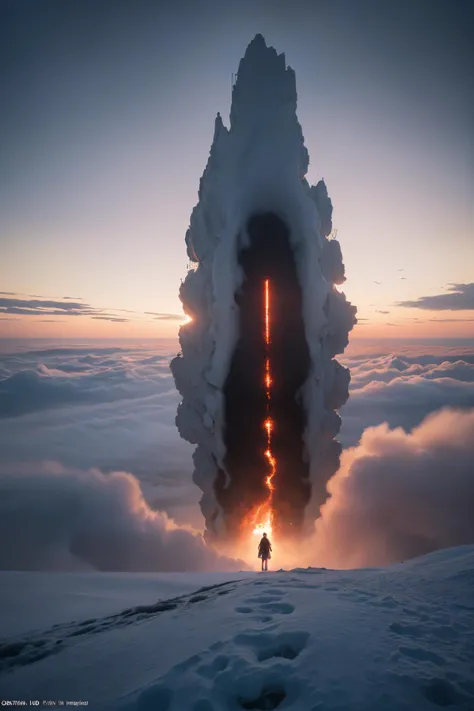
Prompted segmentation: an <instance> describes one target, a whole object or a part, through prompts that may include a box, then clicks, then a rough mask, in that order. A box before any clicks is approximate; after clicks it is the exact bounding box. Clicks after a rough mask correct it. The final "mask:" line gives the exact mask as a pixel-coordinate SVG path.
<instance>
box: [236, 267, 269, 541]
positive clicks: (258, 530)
mask: <svg viewBox="0 0 474 711" xmlns="http://www.w3.org/2000/svg"><path fill="white" fill-rule="evenodd" d="M264 301H265V307H264V318H265V344H266V346H267V355H266V358H265V374H264V382H265V393H266V399H267V405H266V409H267V416H266V418H265V420H264V423H263V426H264V429H265V431H266V433H267V447H266V450H265V453H264V454H265V457H266V459H267V461H268V465H269V467H270V472H269V474H268V475H267V476H266V477H265V486H266V487H267V489H268V492H269V493H268V497H267V499H266V501H265V502H264V503H263V504H260V506H256V507H255V509H253V511H251V512H250V514H249V515H248V516H247V517H246V518H245V520H244V522H243V526H244V527H245V528H246V529H247V527H249V528H250V527H252V533H253V534H254V535H257V536H258V535H262V533H264V532H265V533H267V534H268V535H271V533H272V530H273V525H272V524H273V506H272V504H273V492H274V491H275V485H274V484H273V478H274V476H275V474H276V459H275V457H274V456H273V453H272V447H271V443H272V432H273V430H274V425H275V423H274V421H273V420H272V418H271V417H270V401H271V387H272V383H273V381H272V377H271V367H270V356H269V352H268V351H269V348H268V347H269V345H270V280H269V279H265V282H264Z"/></svg>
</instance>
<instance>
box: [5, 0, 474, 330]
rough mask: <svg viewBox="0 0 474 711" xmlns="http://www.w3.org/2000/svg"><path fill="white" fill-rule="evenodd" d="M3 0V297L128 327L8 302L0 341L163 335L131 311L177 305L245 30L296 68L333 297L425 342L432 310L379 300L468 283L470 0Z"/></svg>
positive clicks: (472, 162)
mask: <svg viewBox="0 0 474 711" xmlns="http://www.w3.org/2000/svg"><path fill="white" fill-rule="evenodd" d="M0 9H1V13H2V14H1V19H2V21H0V26H3V28H4V32H6V36H5V37H4V38H0V39H3V42H2V43H1V45H2V49H1V52H2V55H3V56H2V58H1V59H2V67H3V69H2V72H1V75H0V81H1V86H2V94H3V96H4V99H5V102H4V105H5V106H6V107H7V108H6V111H5V112H4V113H3V115H2V117H1V118H0V123H1V126H0V129H1V132H0V140H1V141H2V143H3V144H4V145H2V146H0V148H1V155H2V156H3V158H2V163H3V165H2V175H1V176H0V177H1V183H0V191H1V192H0V201H1V205H0V207H1V218H0V239H1V246H2V260H1V263H0V291H3V292H15V293H18V294H25V295H40V296H44V297H55V298H58V297H64V296H72V297H75V298H76V297H80V298H81V299H83V300H84V301H85V302H86V303H88V304H90V305H91V306H93V307H94V308H101V307H104V308H107V309H110V310H111V312H113V313H114V314H115V316H116V317H119V316H120V317H123V318H130V319H132V320H131V321H127V322H108V321H104V320H95V321H94V320H91V318H90V317H88V316H76V317H74V318H73V317H64V318H62V317H59V316H50V317H49V318H48V317H44V318H39V317H38V316H20V315H14V314H13V315H11V314H6V313H5V315H4V316H0V319H2V320H1V321H0V330H1V332H2V333H4V334H6V335H14V336H19V335H22V334H24V335H36V336H38V335H43V334H44V335H45V336H50V335H52V336H60V335H75V334H78V335H91V336H94V335H117V336H127V335H131V336H132V335H171V334H172V333H173V332H175V330H176V327H177V324H178V321H176V320H172V319H170V320H160V321H157V320H154V317H153V316H151V315H145V313H144V312H147V311H152V312H157V313H163V314H179V313H181V308H180V303H179V300H178V288H179V282H180V279H181V278H182V277H184V275H185V271H186V254H185V247H184V234H185V231H186V228H187V225H188V220H189V216H190V213H191V210H192V208H193V206H194V204H195V203H196V200H197V188H198V182H199V178H200V176H201V174H202V171H203V169H204V167H205V164H206V160H207V156H208V152H209V146H210V142H211V139H212V133H213V127H214V117H215V114H216V113H217V112H218V111H220V112H221V114H222V116H223V118H224V121H225V122H227V116H228V113H229V109H230V87H231V74H232V72H235V71H236V70H237V67H238V63H239V60H240V58H241V56H242V55H243V53H244V51H245V48H246V46H247V44H248V43H249V41H250V40H251V39H252V37H253V36H254V35H255V34H256V33H257V32H261V33H262V34H263V35H264V37H265V39H266V41H267V44H270V45H272V46H274V47H275V48H276V49H277V50H278V51H279V52H285V55H286V58H287V62H288V64H290V65H291V66H292V67H293V68H294V69H295V71H296V80H297V89H298V116H299V120H300V122H301V124H302V127H303V133H304V136H305V141H306V145H307V147H308V150H309V153H310V158H311V164H310V171H309V176H308V178H309V180H310V181H313V182H314V181H317V180H318V179H319V178H320V177H324V178H325V180H326V183H327V185H328V189H329V193H330V195H331V198H332V200H333V204H334V226H335V227H336V228H337V229H338V238H339V239H340V242H341V246H342V250H343V254H344V259H345V263H346V269H347V275H348V281H347V285H346V288H345V291H346V293H347V295H348V297H349V298H350V299H351V301H353V303H355V304H356V305H357V306H358V308H359V314H360V316H361V317H362V318H367V319H369V323H374V324H378V325H377V328H376V330H377V329H378V331H377V334H376V332H375V330H374V329H375V326H374V327H372V326H368V325H366V323H364V328H365V329H366V330H365V332H366V333H370V335H383V333H385V332H387V331H388V330H390V328H392V327H386V326H385V324H386V323H395V324H397V328H396V329H395V328H393V330H397V336H399V335H402V333H405V332H406V333H407V335H414V331H413V324H414V323H417V328H418V331H419V329H420V328H421V327H420V326H419V323H420V322H415V321H411V320H410V319H412V318H414V319H415V318H419V319H421V321H422V322H423V323H425V326H423V328H424V329H425V330H424V331H423V333H426V334H427V335H429V334H431V332H432V331H433V329H435V328H437V329H439V328H440V325H439V324H438V325H437V324H434V322H430V321H429V319H431V318H434V317H435V318H436V317H440V315H439V314H436V313H433V312H426V311H425V312H421V311H418V310H411V309H407V308H401V307H394V306H393V304H394V303H395V302H397V301H404V300H415V299H417V298H419V297H422V296H426V295H431V294H440V293H442V292H443V290H446V287H447V286H448V285H449V284H450V283H456V284H465V283H470V282H472V281H474V278H473V277H474V269H473V267H472V265H473V264H474V239H473V236H474V235H473V232H474V230H473V226H474V213H473V196H474V156H473V153H474V142H473V126H474V98H473V88H472V87H473V81H472V79H473V77H472V66H473V64H472V61H473V55H472V45H471V44H470V39H472V30H473V19H472V17H473V12H472V9H473V5H472V3H470V2H469V0H429V1H428V0H420V1H419V2H412V0H401V2H400V1H397V2H395V1H394V0H393V1H392V0H386V1H385V2H382V3H379V2H376V1H375V0H354V1H353V0H331V1H329V0H325V1H320V2H319V1H318V0H314V2H310V1H304V2H303V1H299V2H298V1H297V0H295V1H294V2H292V3H289V2H285V1H283V0H273V1H270V0H268V1H262V0H254V1H253V0H252V1H251V0H241V2H238V3H236V2H233V1H227V2H215V1H214V0H208V1H207V2H202V3H200V4H198V3H196V2H190V0H188V1H187V2H184V1H183V0H176V2H174V3H171V2H170V3H156V2H154V3H152V2H147V1H145V0H139V1H138V2H134V3H131V2H125V1H124V0H115V1H114V2H112V1H110V2H109V1H107V2H100V1H99V2H95V1H94V2H93V1H92V0H81V2H79V1H78V0H68V1H67V2H59V0H57V1H56V0H55V1H51V0H34V1H33V0H29V1H26V0H16V1H15V2H13V1H6V0H2V1H1V2H0ZM399 269H404V271H403V272H401V271H398V270H399ZM402 277H404V278H402ZM375 281H379V282H382V283H381V284H375ZM4 298H7V297H4ZM119 309H128V310H131V311H136V312H138V313H136V314H133V315H132V314H130V315H127V312H119V311H118V310H119ZM379 311H389V312H390V313H389V314H380V313H378V312H379ZM473 317H474V311H470V310H469V311H466V310H464V311H462V313H459V312H456V313H453V312H444V318H450V319H451V318H462V319H463V321H462V323H460V324H454V325H453V324H446V323H444V325H443V327H442V328H443V332H447V331H446V329H448V330H449V329H457V330H456V331H454V330H452V331H449V333H451V332H452V333H453V335H463V334H464V335H469V333H472V332H474V328H471V327H472V326H473V323H470V322H469V321H466V320H465V319H469V318H473ZM7 319H9V320H7ZM46 321H52V323H49V322H48V323H46ZM361 323H362V322H361ZM407 324H411V326H410V327H409V328H408V327H407ZM410 328H411V330H410ZM362 330H363V328H362V327H360V330H359V335H361V334H362ZM420 333H421V332H420ZM437 334H438V331H433V334H432V335H437Z"/></svg>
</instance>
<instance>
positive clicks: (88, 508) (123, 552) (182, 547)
mask: <svg viewBox="0 0 474 711" xmlns="http://www.w3.org/2000/svg"><path fill="white" fill-rule="evenodd" d="M0 568H2V569H11V568H15V569H35V570H38V569H39V570H81V569H82V570H83V569H96V570H109V571H114V570H115V571H118V570H120V571H132V572H133V571H163V572H167V571H186V570H189V571H197V570H201V571H212V570H239V569H242V564H241V563H239V562H238V561H234V560H231V559H226V558H222V557H220V556H218V555H217V553H215V552H214V551H213V550H212V549H211V548H209V547H208V546H207V545H206V544H205V543H204V541H203V539H202V537H201V535H199V534H196V533H193V532H191V531H190V530H185V529H183V528H179V527H177V526H176V525H175V524H174V523H173V522H172V521H171V520H170V519H169V518H168V516H167V515H166V514H165V513H162V512H158V511H153V510H152V509H151V508H150V507H149V506H148V505H147V503H146V502H145V500H144V498H143V495H142V492H141V490H140V485H139V483H138V481H137V479H136V478H135V477H134V476H132V475H131V474H128V473H124V472H113V473H110V474H104V473H102V472H100V471H99V470H97V469H91V470H87V471H83V470H79V469H66V468H64V467H63V466H62V465H60V464H57V463H51V462H50V463H42V464H37V465H35V466H34V467H32V466H31V465H29V466H27V467H25V466H18V465H17V466H14V467H11V468H3V470H2V471H0Z"/></svg>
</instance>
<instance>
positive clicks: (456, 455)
mask: <svg viewBox="0 0 474 711" xmlns="http://www.w3.org/2000/svg"><path fill="white" fill-rule="evenodd" d="M473 462H474V410H469V411H465V412H460V411H455V410H449V409H446V410H442V411H440V412H437V413H434V414H432V415H430V416H429V417H427V418H426V419H425V420H424V422H423V423H422V424H421V425H420V426H419V427H417V428H415V429H414V430H413V431H412V432H411V433H406V432H405V431H404V430H402V429H401V428H399V429H395V430H391V429H390V428H389V427H388V426H387V425H380V426H378V427H374V428H370V429H368V430H366V431H365V432H364V435H363V436H362V439H361V442H360V445H359V446H358V447H355V448H353V449H349V450H347V451H345V452H344V454H343V457H342V463H341V468H340V470H339V472H338V473H337V475H336V476H335V477H334V478H333V479H332V481H331V482H330V485H329V490H330V494H331V498H330V499H329V501H328V502H327V503H326V504H325V506H324V507H323V509H322V517H321V519H320V520H319V521H318V522H317V523H316V536H315V546H316V550H315V551H314V553H315V556H316V558H317V560H318V563H320V564H321V563H323V564H325V565H328V566H336V567H346V568H347V567H359V566H371V565H381V564H385V563H391V562H394V561H402V560H405V559H406V558H409V557H413V556H416V555H421V554H424V553H428V552H430V551H433V550H436V549H438V548H444V547H448V546H455V545H461V544H465V543H473V542H474V516H473V515H472V512H473V511H474V464H473Z"/></svg>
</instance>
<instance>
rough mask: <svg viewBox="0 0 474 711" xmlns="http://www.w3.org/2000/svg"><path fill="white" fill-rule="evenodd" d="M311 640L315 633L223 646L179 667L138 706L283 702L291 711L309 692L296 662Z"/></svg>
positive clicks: (197, 707) (195, 708)
mask: <svg viewBox="0 0 474 711" xmlns="http://www.w3.org/2000/svg"><path fill="white" fill-rule="evenodd" d="M309 638H310V634H309V633H308V632H306V631H303V630H294V631H291V632H280V633H277V632H266V633H262V632H247V633H244V634H239V635H237V636H236V637H235V638H233V639H229V640H227V641H226V642H221V641H220V642H217V643H215V644H213V645H211V646H210V647H209V648H208V649H207V650H206V651H205V652H201V653H199V654H195V655H193V656H191V657H189V658H188V659H187V660H185V661H184V662H181V663H180V664H177V665H176V666H175V667H173V668H172V669H170V671H169V672H167V673H166V674H165V675H164V676H163V677H162V678H161V679H160V681H159V682H158V683H157V684H154V685H153V686H151V687H149V688H148V689H146V690H144V691H143V692H141V693H140V694H139V696H138V698H137V699H136V701H137V703H136V706H134V708H136V709H137V710H138V711H150V710H151V709H153V710H154V711H158V710H159V711H221V709H223V708H232V709H249V710H252V709H255V711H273V710H274V709H277V708H278V707H279V706H280V705H281V704H282V703H283V701H285V702H286V707H287V708H291V707H292V705H293V704H294V703H295V702H296V701H297V699H298V697H299V696H300V695H302V694H303V693H304V691H305V688H304V687H305V686H306V682H305V681H304V680H301V679H298V678H297V674H298V666H297V665H295V664H294V660H296V659H297V658H298V657H299V655H300V654H302V653H303V652H304V650H305V648H306V646H307V643H308V640H309ZM275 661H276V662H277V663H276V664H274V662H275ZM282 663H283V664H285V665H286V664H287V665H288V669H289V670H291V676H292V683H291V684H289V685H287V684H286V682H284V681H282V669H281V664H282ZM211 698H212V699H213V700H212V701H211V700H210V699H211ZM127 708H129V707H127Z"/></svg>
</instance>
